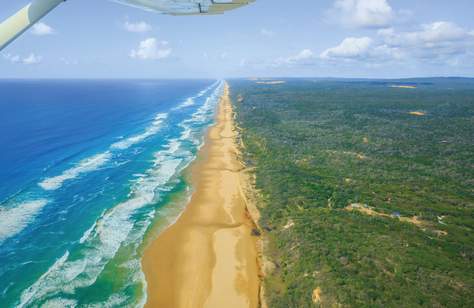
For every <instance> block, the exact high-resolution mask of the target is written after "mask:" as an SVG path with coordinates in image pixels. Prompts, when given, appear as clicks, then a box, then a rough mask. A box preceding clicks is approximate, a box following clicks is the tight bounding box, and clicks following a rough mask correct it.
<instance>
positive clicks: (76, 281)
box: [22, 140, 184, 305]
mask: <svg viewBox="0 0 474 308" xmlns="http://www.w3.org/2000/svg"><path fill="white" fill-rule="evenodd" d="M180 145H181V143H180V142H179V141H177V140H170V142H169V144H168V146H167V147H166V149H164V150H162V151H159V152H158V153H157V154H156V160H155V164H154V165H155V166H154V167H153V168H150V169H149V170H148V171H147V172H146V175H145V176H143V177H140V178H138V179H137V180H136V181H135V182H134V184H133V186H132V189H131V193H130V198H129V199H128V200H126V201H124V202H122V203H120V204H118V205H116V206H115V207H114V208H112V209H110V210H109V211H107V212H106V213H105V214H104V215H103V217H101V218H100V219H99V220H98V221H97V222H96V223H95V225H94V226H93V227H92V228H90V229H89V230H87V231H86V232H85V233H84V235H83V236H82V237H81V243H82V244H84V249H83V250H82V252H81V254H82V257H81V259H76V260H68V259H67V257H66V259H64V258H62V259H61V260H62V262H56V264H54V265H53V266H52V267H51V269H50V270H48V272H47V273H45V274H44V275H43V276H42V277H41V278H40V279H38V281H36V282H35V283H34V284H33V285H32V286H31V287H29V288H28V289H27V290H26V291H24V292H23V294H22V303H23V304H24V305H31V304H32V303H35V302H36V301H38V300H41V299H44V298H45V297H47V298H50V297H54V296H55V295H57V294H59V293H68V294H70V293H74V291H75V290H76V289H77V288H83V287H87V286H90V285H92V284H93V283H94V282H95V281H96V279H97V277H98V276H99V275H100V273H101V272H102V271H103V269H104V267H105V265H106V264H107V263H108V262H109V261H110V260H111V259H112V258H113V257H114V256H115V254H116V253H117V251H118V250H119V248H120V247H121V246H122V245H124V244H133V245H139V243H140V239H141V238H143V235H144V233H145V231H146V229H147V228H148V226H149V224H150V223H151V218H149V219H148V220H147V221H146V222H141V223H136V222H135V221H134V219H133V218H132V215H134V214H135V213H136V211H137V210H139V209H141V208H143V207H145V206H147V205H150V204H151V203H153V202H155V201H157V198H159V191H160V188H162V187H163V186H165V185H166V184H167V183H168V182H169V181H170V179H171V178H172V177H173V176H174V175H175V174H177V173H178V172H179V171H180V170H182V165H183V162H184V161H183V158H179V157H175V155H174V153H176V152H177V151H178V150H179V147H180ZM142 278H143V277H142V276H140V275H138V276H137V277H136V279H142Z"/></svg>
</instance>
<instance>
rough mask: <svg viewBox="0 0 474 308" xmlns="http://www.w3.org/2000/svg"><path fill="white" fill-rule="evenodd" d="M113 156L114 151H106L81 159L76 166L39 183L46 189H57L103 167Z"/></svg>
mask: <svg viewBox="0 0 474 308" xmlns="http://www.w3.org/2000/svg"><path fill="white" fill-rule="evenodd" d="M111 158H112V153H111V152H110V151H106V152H104V153H100V154H97V155H94V156H92V157H88V158H86V159H83V160H81V161H80V162H79V163H78V164H77V165H76V166H75V167H73V168H70V169H67V170H65V171H64V172H63V173H62V174H60V175H58V176H54V177H51V178H47V179H44V180H43V181H42V182H40V183H39V184H38V185H39V186H40V187H41V188H43V189H44V190H56V189H58V188H60V187H61V186H63V184H64V182H66V181H68V180H72V179H75V178H77V177H78V176H80V175H81V174H83V173H87V172H91V171H94V170H97V169H98V168H100V167H102V166H103V165H104V164H106V163H107V162H108V161H109V160H110V159H111Z"/></svg>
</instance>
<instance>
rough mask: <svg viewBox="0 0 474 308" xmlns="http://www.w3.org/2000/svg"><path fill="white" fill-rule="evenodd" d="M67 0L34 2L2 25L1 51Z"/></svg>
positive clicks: (38, 0)
mask: <svg viewBox="0 0 474 308" xmlns="http://www.w3.org/2000/svg"><path fill="white" fill-rule="evenodd" d="M64 1H66V0H34V1H33V2H31V3H30V4H28V5H27V6H25V7H24V8H22V9H21V10H19V11H18V12H17V13H16V14H15V15H13V16H11V17H9V18H8V19H7V20H5V21H4V22H2V23H0V50H2V49H3V48H5V47H6V46H7V45H8V44H10V43H11V42H12V41H13V40H14V39H16V38H17V37H18V36H19V35H20V34H22V33H23V32H25V31H26V30H28V28H30V27H31V26H33V25H34V24H35V23H36V22H37V21H39V20H40V19H41V18H43V16H44V15H46V14H48V13H49V12H50V11H51V10H53V9H54V8H55V7H57V6H58V5H59V4H60V3H61V2H64Z"/></svg>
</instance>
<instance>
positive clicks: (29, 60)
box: [3, 53, 43, 65]
mask: <svg viewBox="0 0 474 308" xmlns="http://www.w3.org/2000/svg"><path fill="white" fill-rule="evenodd" d="M3 58H5V59H6V60H8V61H10V62H11V63H21V64H25V65H30V64H38V63H41V61H42V60H43V57H41V56H38V55H35V54H34V53H30V54H29V55H28V56H26V57H21V56H19V55H12V54H9V53H7V54H4V55H3Z"/></svg>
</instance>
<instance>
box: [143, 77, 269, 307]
mask: <svg viewBox="0 0 474 308" xmlns="http://www.w3.org/2000/svg"><path fill="white" fill-rule="evenodd" d="M216 120H217V124H216V125H214V126H213V127H211V128H210V129H209V132H208V135H207V138H206V142H205V145H204V147H203V148H202V149H201V150H200V152H199V155H198V159H197V161H196V162H195V163H194V164H193V165H192V167H191V177H192V183H193V187H194V193H193V195H192V198H191V201H190V203H189V204H188V206H187V207H186V209H185V211H184V213H183V214H182V215H181V216H180V218H179V219H178V220H177V222H176V223H175V224H174V225H172V226H171V227H170V228H168V229H167V230H166V231H164V232H163V233H162V234H160V235H159V236H158V238H157V239H156V240H155V241H153V242H152V243H151V245H150V246H149V247H148V248H147V250H146V251H145V255H144V258H143V269H144V271H145V275H146V280H147V283H148V301H147V307H164V308H178V307H192V308H197V307H215V308H223V307H226V308H232V307H238V308H243V307H258V306H259V288H260V281H259V266H258V257H257V248H256V238H255V237H253V236H252V235H251V232H252V229H253V228H254V223H253V221H252V219H251V218H250V215H249V213H248V211H247V206H246V198H245V196H244V194H243V193H242V191H243V189H242V186H241V181H242V179H243V177H242V176H241V170H242V164H241V163H240V161H239V159H238V146H237V144H236V139H235V137H236V132H235V128H234V121H233V110H232V105H231V102H230V98H229V88H228V86H227V84H226V86H225V91H224V95H223V97H222V99H221V102H220V104H219V107H218V112H217V116H216Z"/></svg>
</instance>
